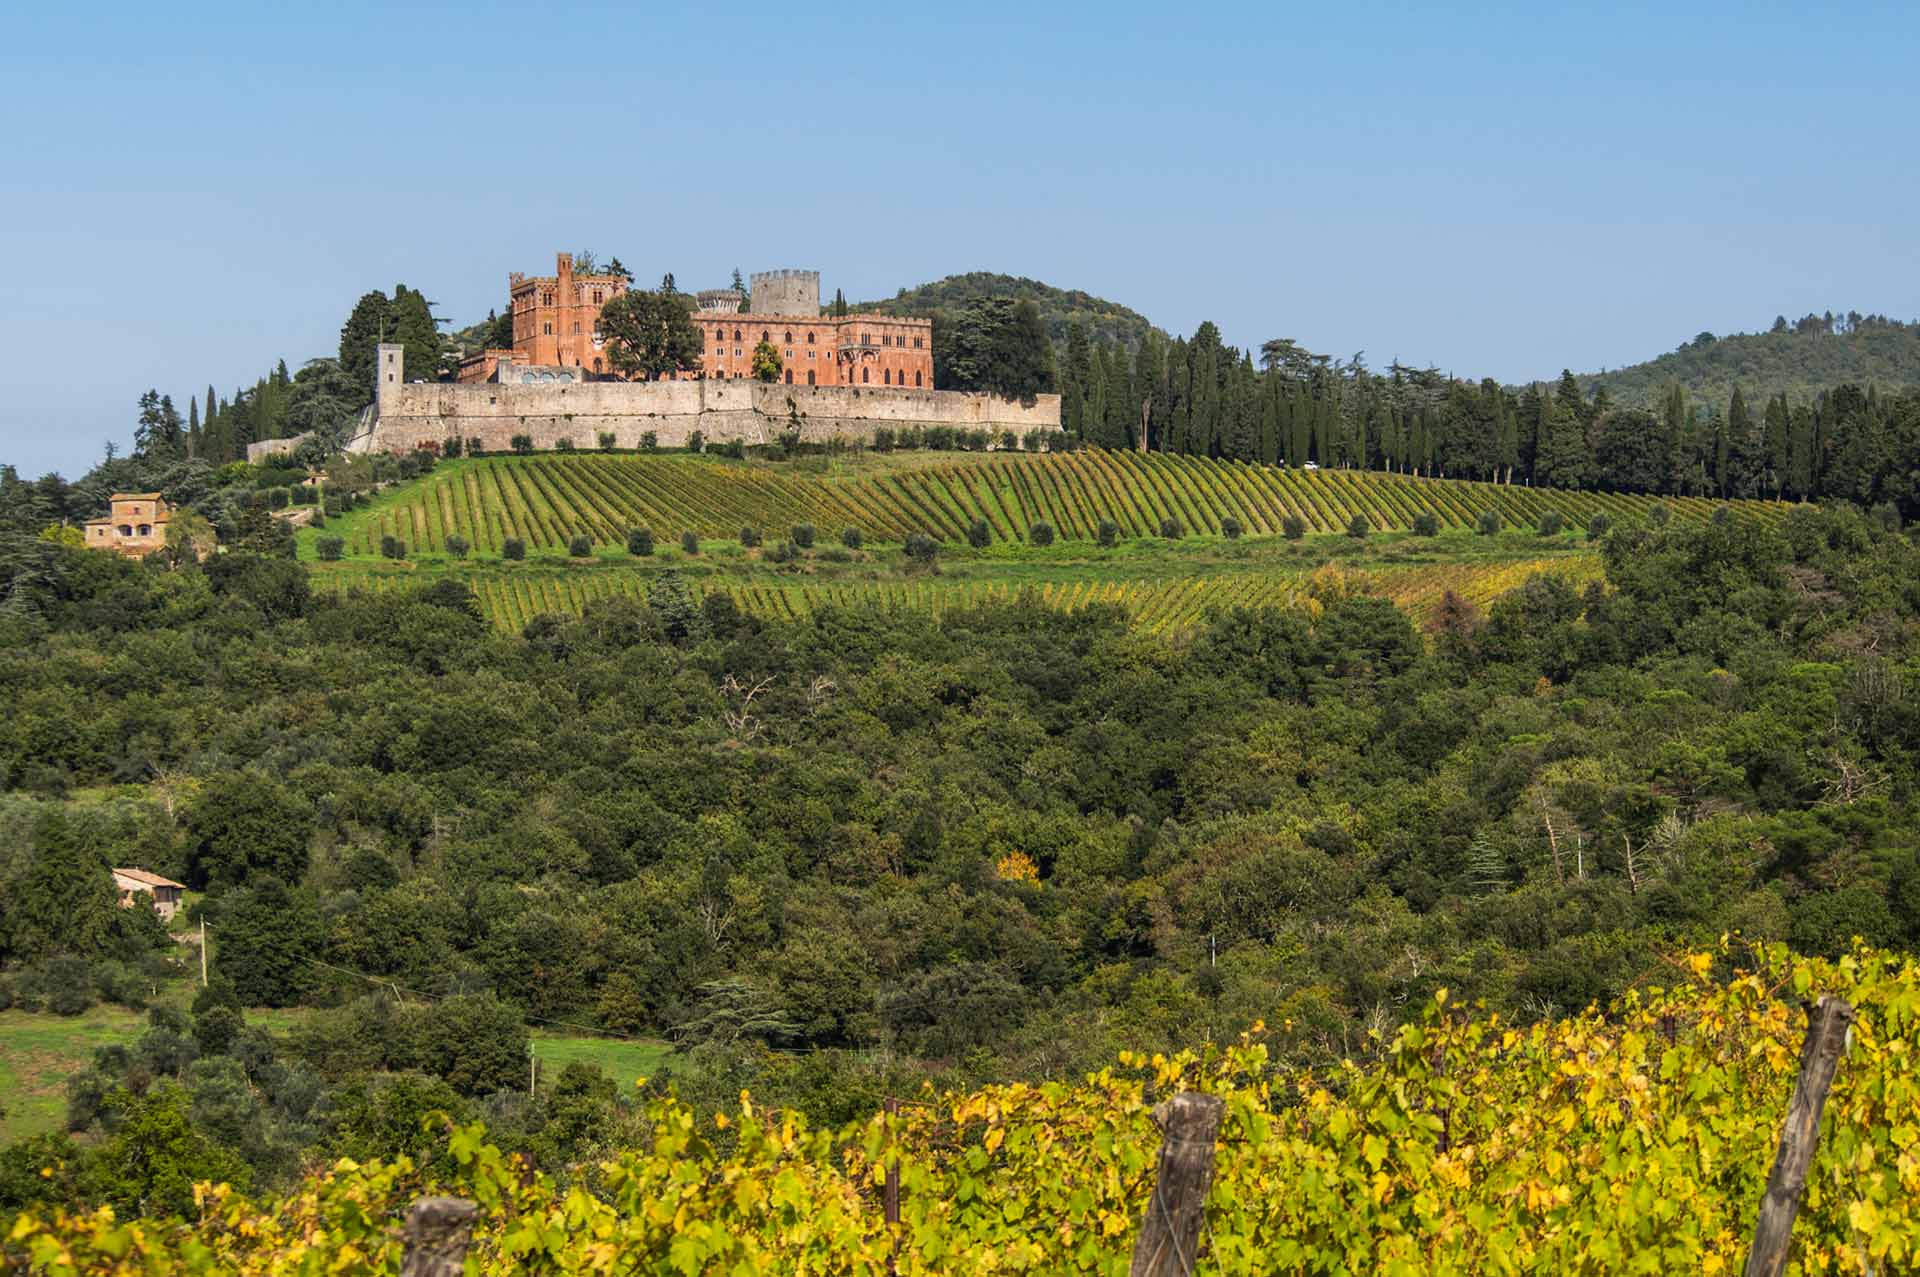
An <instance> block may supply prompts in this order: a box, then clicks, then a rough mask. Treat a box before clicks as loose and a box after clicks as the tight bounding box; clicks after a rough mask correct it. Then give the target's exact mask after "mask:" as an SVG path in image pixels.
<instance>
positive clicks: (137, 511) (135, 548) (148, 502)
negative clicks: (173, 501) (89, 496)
mask: <svg viewBox="0 0 1920 1277" xmlns="http://www.w3.org/2000/svg"><path fill="white" fill-rule="evenodd" d="M107 506H108V509H110V510H111V511H112V513H111V514H109V515H108V516H107V517H106V518H104V519H88V520H87V524H86V528H87V548H88V549H89V550H113V551H116V552H118V553H120V554H124V555H127V556H129V557H131V558H136V559H137V558H139V557H140V556H142V555H146V554H152V553H153V552H154V551H155V550H161V549H165V548H166V544H167V522H168V520H170V519H171V518H172V517H173V511H172V510H171V509H170V508H169V507H168V505H167V503H166V502H165V501H164V500H162V499H161V497H160V494H159V493H158V492H116V493H114V494H113V495H112V496H110V497H108V498H107Z"/></svg>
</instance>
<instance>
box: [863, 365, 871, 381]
mask: <svg viewBox="0 0 1920 1277" xmlns="http://www.w3.org/2000/svg"><path fill="white" fill-rule="evenodd" d="M872 379H873V369H871V368H862V369H861V370H860V380H862V381H871V380H872Z"/></svg>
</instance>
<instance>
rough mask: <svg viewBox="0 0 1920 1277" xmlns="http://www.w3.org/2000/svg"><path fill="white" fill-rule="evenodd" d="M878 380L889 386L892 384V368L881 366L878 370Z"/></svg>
mask: <svg viewBox="0 0 1920 1277" xmlns="http://www.w3.org/2000/svg"><path fill="white" fill-rule="evenodd" d="M880 380H881V381H882V382H883V383H885V384H886V385H889V386H891V385H892V384H893V369H891V368H882V369H881V370H880Z"/></svg>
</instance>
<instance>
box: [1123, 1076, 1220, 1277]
mask: <svg viewBox="0 0 1920 1277" xmlns="http://www.w3.org/2000/svg"><path fill="white" fill-rule="evenodd" d="M1226 1108H1227V1105H1226V1101H1224V1100H1222V1099H1220V1098H1219V1097H1218V1096H1213V1095H1200V1094H1197V1093H1195V1092H1193V1091H1182V1092H1181V1093H1180V1094H1178V1095H1176V1096H1174V1097H1173V1098H1172V1099H1170V1100H1164V1101H1162V1102H1161V1103H1160V1104H1159V1105H1158V1106H1157V1107H1156V1108H1155V1109H1154V1110H1153V1120H1154V1121H1155V1122H1156V1123H1158V1124H1159V1127H1160V1130H1161V1132H1162V1133H1163V1135H1164V1136H1165V1138H1164V1139H1163V1140H1162V1141H1161V1144H1160V1163H1159V1165H1158V1166H1157V1167H1156V1168H1155V1170H1154V1176H1153V1198H1152V1200H1150V1201H1149V1202H1148V1203H1147V1215H1146V1218H1145V1219H1143V1220H1141V1221H1140V1240H1139V1241H1138V1242H1136V1243H1135V1244H1134V1247H1133V1267H1132V1268H1130V1269H1128V1277H1189V1275H1190V1274H1191V1273H1192V1272H1193V1261H1194V1252H1195V1250H1196V1249H1198V1246H1199V1242H1200V1225H1201V1223H1202V1222H1203V1221H1204V1220H1205V1218H1206V1209H1207V1190H1208V1189H1209V1188H1210V1187H1212V1185H1213V1153H1214V1143H1215V1141H1216V1140H1217V1139H1218V1138H1219V1136H1220V1118H1221V1117H1222V1115H1223V1114H1225V1112H1226Z"/></svg>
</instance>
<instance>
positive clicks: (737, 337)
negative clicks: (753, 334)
mask: <svg viewBox="0 0 1920 1277" xmlns="http://www.w3.org/2000/svg"><path fill="white" fill-rule="evenodd" d="M733 339H734V340H735V341H739V340H740V330H739V329H738V328H736V329H734V330H733ZM733 353H734V354H736V355H737V354H739V353H740V352H739V351H737V350H736V351H734V352H733Z"/></svg>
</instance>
